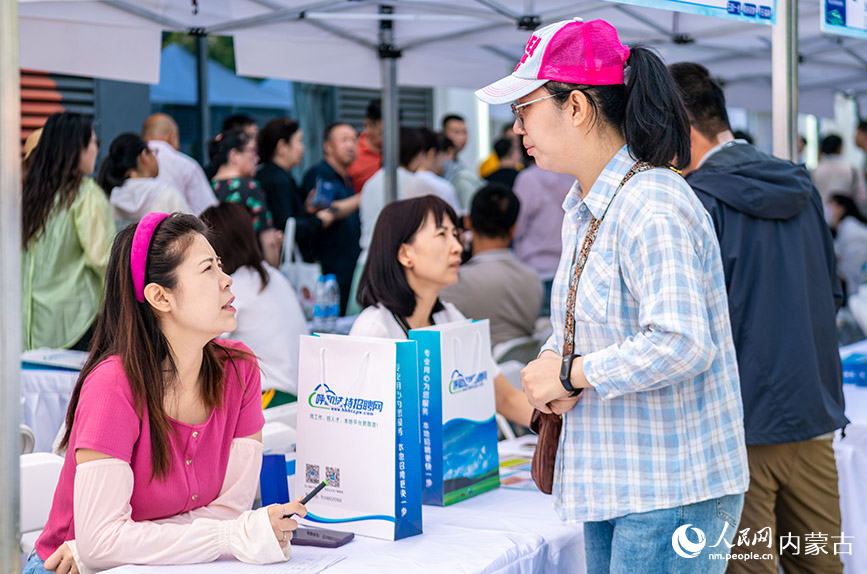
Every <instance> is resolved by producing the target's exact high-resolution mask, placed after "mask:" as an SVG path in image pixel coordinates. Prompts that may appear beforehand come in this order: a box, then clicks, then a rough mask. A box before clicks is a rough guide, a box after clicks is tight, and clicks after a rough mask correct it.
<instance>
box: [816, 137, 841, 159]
mask: <svg viewBox="0 0 867 574" xmlns="http://www.w3.org/2000/svg"><path fill="white" fill-rule="evenodd" d="M842 149H843V138H841V137H840V136H838V135H837V134H830V135H827V136H825V137H824V138H822V145H821V150H822V153H823V154H825V155H835V154H838V153H840V150H842Z"/></svg>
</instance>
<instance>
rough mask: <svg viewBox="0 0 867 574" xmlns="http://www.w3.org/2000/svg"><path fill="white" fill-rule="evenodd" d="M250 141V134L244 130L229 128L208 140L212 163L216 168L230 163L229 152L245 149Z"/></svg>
mask: <svg viewBox="0 0 867 574" xmlns="http://www.w3.org/2000/svg"><path fill="white" fill-rule="evenodd" d="M249 142H250V136H248V135H247V133H246V132H245V131H243V130H229V131H227V132H222V133H220V134H219V135H217V137H216V138H214V139H213V140H211V141H210V142H208V155H209V156H210V158H211V165H212V166H213V167H215V168H220V167H222V166H224V165H226V164H227V163H229V153H230V152H231V151H232V150H233V149H235V150H239V151H240V150H243V149H244V146H246V145H247V144H248V143H249Z"/></svg>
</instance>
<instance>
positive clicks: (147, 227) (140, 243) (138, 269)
mask: <svg viewBox="0 0 867 574" xmlns="http://www.w3.org/2000/svg"><path fill="white" fill-rule="evenodd" d="M167 217H169V214H168V213H157V212H154V213H148V214H147V215H145V216H144V217H142V220H141V221H139V222H138V225H136V228H135V235H133V237H132V248H131V249H130V251H129V264H130V267H131V268H132V286H133V288H134V289H135V298H136V301H138V302H139V303H144V300H145V299H144V288H145V268H146V267H147V262H148V249H150V246H151V239H152V238H153V236H154V232H155V231H156V230H157V227H158V226H159V224H160V223H162V221H163V219H165V218H167Z"/></svg>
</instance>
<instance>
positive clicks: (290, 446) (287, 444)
mask: <svg viewBox="0 0 867 574" xmlns="http://www.w3.org/2000/svg"><path fill="white" fill-rule="evenodd" d="M297 436H298V433H297V432H296V430H295V429H294V428H293V427H290V426H289V425H287V424H285V423H282V422H266V423H265V426H264V427H263V428H262V447H263V448H264V449H265V452H266V453H268V454H277V453H281V454H285V453H287V452H292V451H294V450H295V442H296V437H297Z"/></svg>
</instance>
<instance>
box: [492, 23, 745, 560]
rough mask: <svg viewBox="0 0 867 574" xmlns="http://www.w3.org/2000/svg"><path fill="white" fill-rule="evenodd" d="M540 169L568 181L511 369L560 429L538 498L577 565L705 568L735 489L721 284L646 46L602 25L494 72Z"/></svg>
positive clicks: (737, 409) (734, 433) (538, 35)
mask: <svg viewBox="0 0 867 574" xmlns="http://www.w3.org/2000/svg"><path fill="white" fill-rule="evenodd" d="M476 95H477V96H478V97H479V98H480V99H481V100H483V101H485V102H488V103H490V104H502V103H508V102H515V103H513V104H512V111H513V112H514V114H515V125H514V130H515V132H516V133H517V134H519V135H520V136H521V138H522V141H523V144H524V146H525V147H526V148H527V152H528V153H529V154H530V155H532V156H533V157H534V158H535V159H536V163H537V165H538V166H539V167H541V168H543V169H546V170H549V171H554V172H559V173H567V174H570V175H572V176H574V177H575V178H576V180H577V182H576V184H575V185H574V186H573V188H572V190H571V191H570V192H569V195H568V196H567V198H566V200H565V202H564V203H563V209H564V210H565V212H566V213H565V217H564V220H563V230H562V235H563V254H562V256H561V259H560V265H559V268H558V270H557V275H556V278H555V280H554V287H553V291H552V298H551V308H552V312H551V320H552V323H553V325H554V334H553V335H552V336H551V338H550V339H549V340H548V342H547V343H546V345H545V346H544V347H543V352H542V353H541V354H540V356H539V358H538V359H537V360H535V361H533V362H531V363H530V364H529V365H528V366H527V367H526V368H525V369H524V371H523V388H524V392H525V393H526V395H527V397H528V399H529V400H530V402H531V403H532V404H533V406H534V407H535V408H536V409H538V410H539V411H540V412H539V413H538V416H540V417H552V418H549V419H548V420H555V421H556V420H557V415H562V425H563V426H562V431H561V433H560V438H559V447H558V453H557V458H556V463H555V466H554V469H553V477H554V478H553V485H552V490H553V498H554V505H555V508H556V510H557V512H558V513H559V515H560V517H561V519H563V520H564V521H565V522H572V523H582V522H583V523H584V536H585V548H586V554H587V569H588V572H591V573H594V574H595V573H601V572H617V573H632V572H642V573H645V574H647V573H655V572H679V573H680V572H689V573H691V572H696V573H698V572H701V573H703V574H707V573H716V572H719V573H722V572H724V570H725V568H726V558H727V553H728V552H730V547H731V546H730V545H731V542H732V539H733V537H734V534H735V531H736V528H737V525H738V520H739V517H740V513H741V508H742V506H743V493H744V491H746V489H747V484H748V472H747V461H746V449H745V446H744V431H743V411H742V407H741V397H740V387H739V382H738V371H737V363H736V356H735V349H734V344H733V343H732V336H731V329H730V327H729V313H728V304H727V298H726V287H725V278H724V274H723V268H722V263H721V259H720V254H719V245H718V243H717V238H716V234H715V231H714V228H713V224H712V222H711V219H710V217H709V216H708V214H707V212H706V211H705V209H704V207H703V206H702V205H701V203H700V202H699V200H698V199H697V198H696V196H695V194H694V193H693V192H692V190H691V189H690V188H689V186H688V185H687V184H686V182H685V181H684V180H683V178H681V176H680V172H679V171H677V169H676V168H679V167H683V166H686V165H687V164H688V163H689V159H690V158H689V154H690V141H689V129H690V128H689V123H688V119H687V115H686V112H685V110H684V109H683V107H682V105H681V102H680V100H679V98H678V94H677V91H676V89H675V86H674V83H673V81H672V79H671V77H670V76H669V74H668V71H667V70H666V68H665V65H664V64H663V63H662V61H661V60H660V59H659V57H658V56H657V55H656V54H655V53H653V52H652V51H650V50H649V49H646V48H642V47H633V48H632V49H630V48H628V47H626V46H624V45H622V44H621V43H620V40H619V38H618V36H617V30H615V29H614V28H613V27H612V26H611V25H610V24H608V23H607V22H604V21H602V20H593V21H591V22H581V21H565V22H558V23H556V24H551V25H549V26H546V27H545V28H542V29H540V30H538V31H536V32H535V33H534V34H533V36H532V37H531V38H530V40H529V41H528V42H527V48H526V50H525V53H524V56H523V58H521V61H520V62H519V63H518V66H517V67H516V68H515V71H514V72H513V73H512V74H511V75H510V76H508V77H506V78H503V79H502V80H500V81H498V82H495V83H493V84H491V85H489V86H487V87H486V88H483V89H481V90H479V91H478V92H476Z"/></svg>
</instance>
